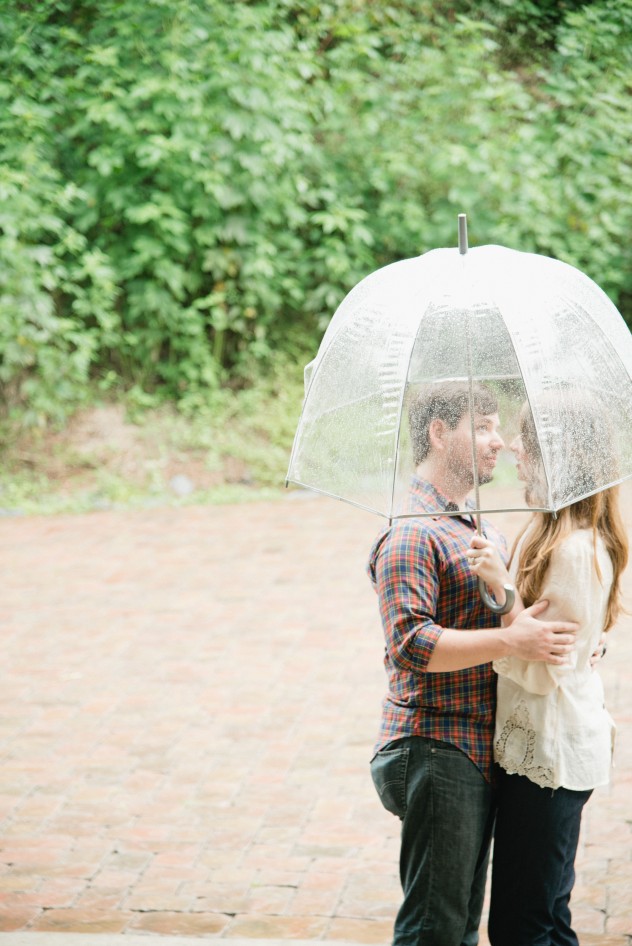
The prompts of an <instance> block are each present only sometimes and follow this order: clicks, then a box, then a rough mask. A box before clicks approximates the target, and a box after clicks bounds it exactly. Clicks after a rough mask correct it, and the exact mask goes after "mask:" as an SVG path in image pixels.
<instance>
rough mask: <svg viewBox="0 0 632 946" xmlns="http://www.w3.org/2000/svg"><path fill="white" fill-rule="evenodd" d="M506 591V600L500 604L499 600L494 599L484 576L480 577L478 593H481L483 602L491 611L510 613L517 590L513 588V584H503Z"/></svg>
mask: <svg viewBox="0 0 632 946" xmlns="http://www.w3.org/2000/svg"><path fill="white" fill-rule="evenodd" d="M503 589H504V591H505V601H504V603H503V604H498V602H497V601H494V599H493V598H492V596H491V595H490V593H489V591H488V590H487V585H486V584H485V582H484V581H483V579H482V578H479V579H478V593H479V594H480V596H481V598H482V600H483V603H484V604H485V606H486V607H487V608H489V610H490V611H493V612H494V614H509V612H510V611H511V609H512V608H513V606H514V601H515V600H516V592H515V591H514V589H513V586H512V585H503Z"/></svg>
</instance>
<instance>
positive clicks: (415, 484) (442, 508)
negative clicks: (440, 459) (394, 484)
mask: <svg viewBox="0 0 632 946" xmlns="http://www.w3.org/2000/svg"><path fill="white" fill-rule="evenodd" d="M474 509H475V504H474V503H473V502H472V500H471V499H468V500H466V503H465V509H463V510H459V507H458V506H457V504H456V503H454V502H451V500H449V499H447V498H446V497H445V496H444V495H443V493H440V492H439V490H438V489H437V488H436V486H433V485H432V483H429V482H428V480H423V479H422V478H421V477H420V476H416V475H414V476H413V477H412V480H411V486H410V511H411V512H421V511H423V512H426V513H433V512H436V513H439V514H440V513H447V512H451V513H456V512H460V514H461V516H468V517H469V516H470V513H471V512H473V511H474Z"/></svg>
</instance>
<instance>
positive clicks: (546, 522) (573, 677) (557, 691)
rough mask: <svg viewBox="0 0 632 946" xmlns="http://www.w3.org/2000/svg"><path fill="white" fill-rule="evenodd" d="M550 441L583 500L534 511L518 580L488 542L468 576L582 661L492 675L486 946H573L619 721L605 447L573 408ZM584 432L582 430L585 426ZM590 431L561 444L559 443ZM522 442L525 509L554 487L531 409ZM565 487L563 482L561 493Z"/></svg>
mask: <svg viewBox="0 0 632 946" xmlns="http://www.w3.org/2000/svg"><path fill="white" fill-rule="evenodd" d="M556 411H557V416H558V417H562V423H561V424H560V425H558V427H557V428H556V429H555V430H554V433H553V434H552V435H551V436H552V437H555V441H554V442H551V443H549V448H550V449H551V450H555V451H557V453H558V455H559V457H560V460H562V461H563V464H564V466H563V467H562V466H561V465H559V464H556V466H555V468H556V469H559V470H562V469H563V476H564V477H566V478H567V479H571V478H574V479H575V481H576V482H577V480H579V481H580V482H581V484H582V485H581V489H582V492H585V493H586V494H588V495H586V498H584V499H581V500H579V501H578V502H575V503H572V504H571V505H569V506H566V507H565V508H563V509H561V510H560V511H559V512H558V514H557V517H555V516H553V515H552V514H550V513H543V512H536V513H534V515H533V518H532V520H531V522H530V523H529V524H528V525H527V527H526V529H525V530H524V531H523V533H522V535H521V536H520V537H519V538H518V540H517V543H516V545H515V546H514V550H513V553H512V558H511V565H510V573H511V574H510V575H508V573H507V570H506V568H505V566H504V564H503V562H502V561H501V559H500V556H499V554H498V552H497V551H496V549H495V548H494V546H493V545H492V543H490V542H488V541H487V540H486V539H484V538H481V537H478V536H475V537H474V539H473V540H472V551H471V552H470V564H471V568H472V571H473V572H474V573H475V574H476V575H478V576H479V577H482V578H483V580H484V581H485V582H486V583H487V584H488V585H489V586H490V588H491V589H492V591H493V592H494V594H495V595H496V596H497V597H498V596H500V598H499V600H502V596H503V591H502V586H503V584H504V583H505V582H506V581H507V580H510V581H513V582H514V583H515V585H516V589H517V595H516V604H515V606H514V608H513V609H512V612H511V613H510V614H509V615H507V616H506V623H508V624H509V623H511V621H512V620H513V619H514V617H515V616H516V614H517V613H518V612H519V611H520V610H521V609H522V608H524V607H528V606H529V605H531V604H533V603H534V602H535V601H537V600H545V599H546V600H548V602H549V607H548V609H547V610H546V611H545V612H544V613H543V615H542V618H543V619H545V618H546V619H548V620H550V619H555V618H561V617H562V616H563V617H564V619H565V620H569V621H576V622H577V623H578V625H579V627H578V631H577V643H576V648H575V651H574V654H573V656H572V658H571V660H570V661H569V660H568V658H566V660H565V661H563V660H562V659H560V663H559V665H557V666H556V665H550V664H544V663H529V662H526V661H522V660H519V659H518V658H515V657H509V658H504V659H502V660H499V661H496V662H495V663H494V668H495V670H496V671H497V673H498V704H497V711H496V731H495V736H494V757H495V760H496V762H497V763H498V765H497V767H496V770H497V773H498V789H499V793H498V797H499V807H498V815H497V821H496V834H495V840H494V856H493V871H492V897H491V908H490V918H489V938H490V942H491V944H492V946H577V944H578V939H577V936H576V934H575V933H574V931H573V929H572V927H571V914H570V909H569V900H570V895H571V890H572V888H573V884H574V881H575V872H574V861H575V855H576V851H577V843H578V838H579V829H580V822H581V815H582V809H583V807H584V805H585V804H586V802H587V801H588V799H589V797H590V795H591V792H592V790H593V789H594V788H596V787H597V786H599V785H605V784H606V783H607V782H608V779H609V770H610V765H611V757H612V747H613V736H614V723H613V722H612V719H611V717H610V716H609V714H608V712H607V711H606V709H605V706H604V697H603V686H602V683H601V680H600V678H599V675H598V673H596V672H595V671H594V670H593V669H592V667H591V654H592V653H593V651H594V650H595V647H596V645H597V643H598V641H599V639H600V637H601V635H602V633H603V631H607V630H609V629H610V628H611V627H612V625H613V624H614V622H615V621H616V619H617V616H618V614H619V612H620V610H621V603H620V580H621V574H622V572H623V569H624V568H625V565H626V562H627V556H628V543H627V536H626V532H625V529H624V526H623V523H622V520H621V515H620V512H619V507H618V491H617V489H616V488H611V489H609V490H605V491H603V492H592V495H589V494H590V493H591V491H592V490H595V489H597V488H598V484H599V482H603V480H602V479H600V477H601V476H602V475H603V471H604V468H607V467H608V465H610V469H612V463H613V459H612V450H611V437H610V434H609V431H608V428H607V425H606V424H604V423H603V419H602V418H601V417H600V416H599V415H598V413H597V412H596V411H595V410H594V408H593V407H591V406H590V405H589V404H587V403H582V399H581V398H577V397H575V398H570V397H569V398H567V399H565V402H564V403H563V405H562V406H561V408H560V404H559V402H558V405H557V407H556ZM578 425H579V426H578ZM573 429H574V430H575V432H577V431H578V430H579V431H582V432H583V436H582V437H578V436H577V435H575V436H573V437H566V436H565V435H564V431H569V430H573ZM520 430H521V433H520V436H519V437H518V438H516V440H515V441H514V442H513V443H512V444H511V449H512V450H513V451H514V453H515V455H516V458H517V462H518V475H519V477H520V478H521V479H523V480H524V481H525V482H526V498H527V501H528V503H529V505H531V506H539V505H540V506H541V505H545V500H546V492H545V490H546V488H547V484H546V481H545V477H544V470H543V465H542V462H541V454H540V450H539V448H538V441H537V437H536V432H535V426H534V423H533V418H532V415H531V412H530V410H529V409H528V407H525V408H523V411H522V415H521V424H520ZM560 485H561V486H562V488H563V487H564V483H562V484H560V483H558V484H557V486H558V487H559V486H560ZM566 485H568V483H567V484H566Z"/></svg>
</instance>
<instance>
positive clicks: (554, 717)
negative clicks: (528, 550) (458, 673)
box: [494, 529, 615, 791]
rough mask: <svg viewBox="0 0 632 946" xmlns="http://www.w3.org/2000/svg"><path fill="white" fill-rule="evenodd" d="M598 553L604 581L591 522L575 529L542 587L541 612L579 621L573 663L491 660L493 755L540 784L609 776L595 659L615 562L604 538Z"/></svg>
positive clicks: (605, 718)
mask: <svg viewBox="0 0 632 946" xmlns="http://www.w3.org/2000/svg"><path fill="white" fill-rule="evenodd" d="M597 556H598V561H599V567H600V569H601V575H602V578H601V581H600V579H599V577H598V575H597V571H596V569H595V565H594V548H593V533H592V530H591V529H578V530H576V531H575V532H573V533H571V535H570V536H569V537H568V538H567V539H565V540H564V542H563V543H562V544H561V545H560V546H559V547H558V548H557V549H556V550H555V552H554V553H553V555H552V557H551V564H550V566H549V571H548V573H547V576H546V579H545V584H544V587H543V589H542V594H541V597H542V598H546V599H547V600H548V601H549V607H548V608H547V610H546V611H545V612H543V614H541V615H539V617H540V619H541V620H566V621H577V623H578V624H579V630H578V632H577V647H576V649H575V652H574V654H573V655H572V657H571V659H570V660H569V662H568V665H565V666H553V665H551V664H545V663H541V662H536V661H525V660H520V659H519V658H517V657H504V658H502V659H501V660H496V661H494V669H495V670H496V672H497V673H498V706H497V710H496V731H495V735H494V758H495V759H496V761H497V762H498V763H499V764H500V765H501V766H502V767H503V768H504V769H506V770H507V772H509V773H511V774H518V775H526V776H527V778H529V779H531V781H532V782H535V783H536V785H540V786H542V787H543V788H546V787H548V788H559V787H564V788H569V789H573V790H575V791H582V790H585V789H590V788H596V787H597V786H599V785H605V784H607V782H608V779H609V774H610V766H611V762H612V751H613V746H614V732H615V726H614V722H613V720H612V718H611V716H610V714H609V713H608V712H607V710H606V707H605V704H604V693H603V685H602V682H601V678H600V677H599V674H598V673H597V671H596V670H593V669H591V667H590V655H591V653H592V652H593V651H594V650H595V648H596V646H597V643H598V641H599V638H600V636H601V632H602V629H603V625H604V620H605V614H606V606H607V602H608V594H609V591H610V586H611V584H612V563H611V561H610V556H609V555H608V552H607V550H606V548H605V545H604V543H603V541H602V539H601V538H599V539H598V540H597ZM517 558H518V555H517V554H516V555H515V556H514V562H516V561H517Z"/></svg>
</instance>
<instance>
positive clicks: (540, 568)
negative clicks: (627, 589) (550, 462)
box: [512, 398, 628, 631]
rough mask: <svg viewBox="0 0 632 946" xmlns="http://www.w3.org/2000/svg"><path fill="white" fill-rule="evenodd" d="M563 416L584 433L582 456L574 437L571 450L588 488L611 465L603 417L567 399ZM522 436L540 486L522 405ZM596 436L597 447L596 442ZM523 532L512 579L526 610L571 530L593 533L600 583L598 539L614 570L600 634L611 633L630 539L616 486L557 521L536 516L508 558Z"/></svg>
mask: <svg viewBox="0 0 632 946" xmlns="http://www.w3.org/2000/svg"><path fill="white" fill-rule="evenodd" d="M564 412H565V415H566V420H567V421H569V413H570V415H571V418H570V419H571V420H575V421H576V422H577V423H578V424H582V427H581V428H579V429H581V430H584V431H585V432H586V437H585V439H584V440H583V446H582V447H580V449H579V452H580V453H581V457H579V454H578V447H577V438H576V439H575V443H574V446H573V454H574V457H575V459H576V461H578V460H580V461H581V464H582V469H581V474H582V478H583V481H584V482H585V483H586V485H589V484H590V477H591V475H593V474H594V475H595V476H596V475H598V474H599V473H600V471H601V470H602V469H603V464H604V458H607V460H608V462H609V463H610V464H612V463H613V462H614V460H613V451H612V437H611V433H610V431H609V427H608V425H607V423H604V422H603V418H601V417H599V416H598V415H597V414H596V411H595V409H594V407H592V406H591V405H589V404H587V402H586V401H585V400H584V399H583V398H579V399H577V400H574V401H573V400H571V399H570V398H569V399H568V400H567V403H565V404H564ZM572 415H575V416H572ZM520 436H521V438H522V444H523V448H524V450H525V453H526V455H527V458H528V463H529V466H530V468H531V469H532V470H533V474H534V480H538V479H540V482H541V481H542V476H541V471H542V461H541V455H540V449H539V446H538V438H537V435H536V429H535V424H534V422H533V416H532V414H531V411H530V409H529V407H528V405H525V407H524V408H523V410H522V414H521V417H520ZM596 437H598V438H599V441H600V442H599V441H596V440H595V438H596ZM567 462H568V454H567ZM611 470H612V467H611ZM538 471H539V473H538ZM533 488H534V484H533V483H531V484H527V497H528V498H529V491H530V489H531V490H532V491H533ZM534 499H535V497H534V496H532V498H531V499H530V501H531V502H532V503H533V504H534V505H535V503H534V502H533V500H534ZM527 529H528V530H529V533H528V535H527V537H526V539H525V541H524V544H523V545H522V548H521V550H520V557H519V560H518V570H517V574H516V587H517V588H518V591H519V592H520V596H521V598H522V600H523V602H524V604H525V607H529V606H530V605H532V604H533V603H534V602H535V601H537V600H538V598H539V597H540V593H541V591H542V586H543V584H544V578H545V575H546V573H547V570H548V568H549V564H550V561H551V555H552V554H553V551H554V549H556V548H557V546H558V545H559V544H560V543H561V542H563V541H564V539H565V538H566V537H567V536H568V535H569V534H570V533H571V532H572V531H573V530H575V529H592V531H593V547H594V550H595V569H596V572H597V575H598V577H599V580H600V581H601V580H602V575H601V572H600V569H599V563H598V559H597V540H598V537H599V536H601V538H602V540H603V542H604V545H605V547H606V549H607V551H608V554H609V555H610V560H611V562H612V569H613V581H612V586H611V589H610V595H609V598H608V607H607V610H606V620H605V627H604V630H606V631H607V630H609V629H610V628H611V627H612V625H613V624H614V623H615V621H616V620H617V617H618V616H619V614H620V613H621V611H622V605H621V576H622V573H623V571H624V569H625V566H626V564H627V561H628V537H627V533H626V529H625V526H624V525H623V520H622V517H621V512H620V509H619V489H618V487H616V486H613V487H610V489H606V490H602V491H600V492H595V493H593V494H592V495H590V496H587V497H586V498H584V499H580V500H578V501H577V502H575V503H571V504H570V505H569V506H565V507H564V508H563V509H560V510H559V512H558V513H557V517H555V516H553V515H552V513H548V512H536V513H534V517H533V520H532V521H531V522H530V523H528V524H527V526H526V527H525V529H523V530H522V533H521V534H520V535H519V536H518V539H517V540H516V543H515V544H514V548H513V552H512V558H513V556H514V554H515V551H516V547H517V545H518V542H519V541H520V539H521V538H522V536H523V535H524V533H525V532H526V530H527Z"/></svg>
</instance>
